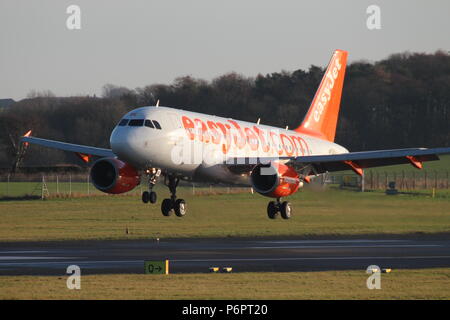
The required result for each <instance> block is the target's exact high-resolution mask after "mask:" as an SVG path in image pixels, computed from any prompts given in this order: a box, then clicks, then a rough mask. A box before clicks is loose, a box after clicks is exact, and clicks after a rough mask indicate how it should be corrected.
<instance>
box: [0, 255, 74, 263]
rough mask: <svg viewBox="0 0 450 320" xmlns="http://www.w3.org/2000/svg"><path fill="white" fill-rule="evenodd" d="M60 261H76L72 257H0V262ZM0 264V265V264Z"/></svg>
mask: <svg viewBox="0 0 450 320" xmlns="http://www.w3.org/2000/svg"><path fill="white" fill-rule="evenodd" d="M58 259H59V260H61V259H76V258H73V257H24V256H2V257H0V260H58ZM0 264H1V263H0Z"/></svg>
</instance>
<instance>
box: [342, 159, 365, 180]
mask: <svg viewBox="0 0 450 320" xmlns="http://www.w3.org/2000/svg"><path fill="white" fill-rule="evenodd" d="M343 162H344V163H345V164H346V165H348V166H349V167H350V169H352V170H353V172H354V173H356V174H358V175H360V176H362V175H363V173H364V171H363V168H361V167H360V166H359V165H358V164H357V163H356V162H353V161H350V160H345V161H343Z"/></svg>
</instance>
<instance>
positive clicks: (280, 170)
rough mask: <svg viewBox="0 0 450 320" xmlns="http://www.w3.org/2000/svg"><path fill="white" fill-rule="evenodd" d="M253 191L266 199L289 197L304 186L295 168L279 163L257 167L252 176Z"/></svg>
mask: <svg viewBox="0 0 450 320" xmlns="http://www.w3.org/2000/svg"><path fill="white" fill-rule="evenodd" d="M250 179H251V182H252V186H253V189H254V190H255V191H256V192H258V193H260V194H262V195H263V196H266V197H271V198H281V197H287V196H289V195H291V194H293V193H295V192H297V190H298V188H299V187H301V186H302V185H303V182H301V181H300V178H299V176H298V174H297V172H296V171H295V170H294V168H292V167H289V166H287V165H285V164H282V163H278V162H271V163H270V164H258V165H256V166H255V167H254V168H253V170H252V173H251V176H250Z"/></svg>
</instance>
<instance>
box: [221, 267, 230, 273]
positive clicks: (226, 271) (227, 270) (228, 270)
mask: <svg viewBox="0 0 450 320" xmlns="http://www.w3.org/2000/svg"><path fill="white" fill-rule="evenodd" d="M231 271H233V268H231V267H223V268H222V272H223V273H231Z"/></svg>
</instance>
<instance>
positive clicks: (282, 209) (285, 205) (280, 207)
mask: <svg viewBox="0 0 450 320" xmlns="http://www.w3.org/2000/svg"><path fill="white" fill-rule="evenodd" d="M278 213H281V217H282V218H283V219H289V218H290V217H291V214H292V206H291V204H290V202H288V201H284V202H280V198H278V199H277V201H270V202H269V204H268V205H267V215H268V216H269V218H270V219H275V218H276V217H278Z"/></svg>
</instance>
